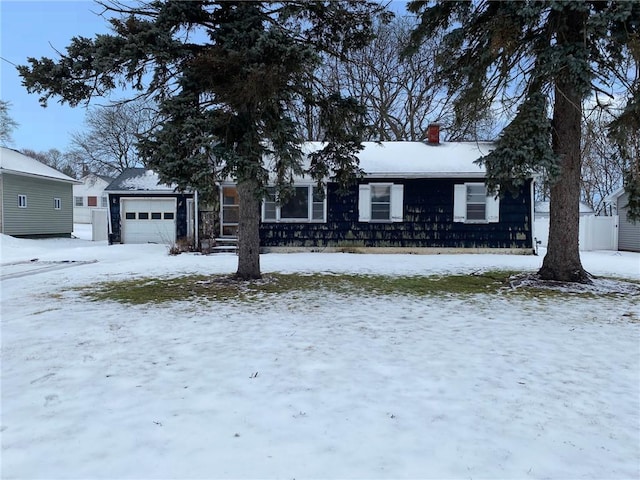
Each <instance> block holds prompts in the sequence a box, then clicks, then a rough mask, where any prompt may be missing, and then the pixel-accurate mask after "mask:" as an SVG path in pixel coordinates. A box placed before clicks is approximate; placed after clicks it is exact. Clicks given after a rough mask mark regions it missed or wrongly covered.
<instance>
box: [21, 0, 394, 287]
mask: <svg viewBox="0 0 640 480" xmlns="http://www.w3.org/2000/svg"><path fill="white" fill-rule="evenodd" d="M98 3H99V4H100V5H102V6H103V7H104V9H105V12H111V13H113V14H116V18H112V19H111V20H110V23H111V25H112V28H113V34H111V35H96V37H95V38H94V39H88V38H82V37H77V38H74V39H73V40H72V42H71V44H70V45H69V47H68V48H67V53H66V55H63V56H62V57H61V58H60V59H58V60H57V61H53V60H51V59H48V58H42V59H40V60H37V59H34V58H29V59H28V61H29V63H30V66H21V67H18V69H19V72H20V74H21V75H22V77H23V84H24V85H25V86H26V87H27V90H28V91H29V92H37V93H40V94H42V97H41V102H42V103H43V105H46V102H47V100H48V99H49V98H50V97H52V96H59V97H60V98H61V99H62V101H63V102H67V103H69V104H70V105H77V104H78V103H80V102H83V101H86V100H87V99H90V98H91V97H93V96H95V95H101V94H103V93H105V92H106V91H109V90H112V89H114V88H115V87H116V86H118V85H125V84H126V85H129V86H130V87H131V88H133V89H134V90H135V91H137V92H139V93H140V94H142V95H146V96H149V97H152V98H153V99H154V101H155V102H156V103H157V105H158V106H159V110H160V115H161V117H162V118H163V119H164V122H163V123H162V124H161V125H160V126H159V127H158V128H157V129H155V130H154V131H153V132H152V133H151V134H150V135H148V136H147V137H146V138H143V139H141V142H140V151H141V156H142V157H143V159H144V160H145V163H146V164H147V165H149V166H150V167H152V168H154V169H156V170H157V171H158V173H159V175H160V178H161V180H162V181H165V182H167V183H176V184H177V185H179V187H180V188H183V189H185V188H189V187H191V188H198V189H199V190H202V191H205V192H210V191H211V188H212V187H213V182H214V181H215V180H221V179H225V178H232V179H234V180H235V181H236V182H237V185H238V194H239V199H240V218H239V230H238V257H239V258H238V271H237V276H238V277H239V278H242V279H250V278H257V277H259V276H260V257H259V229H258V228H259V222H260V199H261V198H262V196H263V194H264V192H265V187H266V185H267V182H268V181H271V180H275V182H276V185H277V187H278V189H281V190H283V191H286V187H287V185H289V184H291V183H292V182H293V175H294V174H300V173H302V172H303V165H302V163H301V161H302V152H301V150H300V141H301V138H300V135H299V131H298V128H297V126H296V124H295V123H294V122H293V120H292V117H291V115H290V112H289V110H288V105H291V103H292V101H293V100H294V99H296V98H297V99H301V101H303V102H308V103H310V104H313V106H314V107H315V106H321V107H324V110H325V112H331V111H332V110H333V109H334V108H338V109H341V111H344V110H345V109H349V113H348V114H345V115H343V116H342V117H340V118H336V117H335V116H331V115H330V114H327V115H328V117H331V121H332V122H333V123H331V122H327V127H326V128H325V131H324V139H325V140H326V141H327V142H328V144H327V148H326V149H325V150H324V151H323V152H320V153H319V154H318V155H316V156H315V157H314V165H313V168H312V171H311V172H310V173H311V174H313V175H314V176H315V178H317V179H318V181H323V180H325V179H326V178H327V177H328V176H329V175H333V176H335V177H336V178H339V179H344V178H351V177H352V175H353V173H354V172H357V165H355V164H354V161H356V160H355V159H356V157H355V154H356V153H357V152H358V151H359V150H360V148H361V144H360V141H359V140H358V139H356V140H355V141H354V139H353V138H350V137H349V135H348V133H349V132H351V133H353V134H357V133H358V132H360V131H361V119H362V116H361V115H359V114H358V106H357V104H355V103H353V102H350V101H349V99H344V98H341V97H340V96H339V94H337V93H336V92H326V91H319V90H317V89H311V87H310V85H316V86H317V84H316V83H310V82H308V81H306V80H307V79H308V76H309V75H311V74H312V72H313V71H314V69H315V68H316V67H317V64H318V61H319V53H320V52H324V53H329V54H332V55H341V54H343V53H345V52H347V51H349V50H350V49H352V48H360V47H362V46H364V45H365V44H366V43H367V42H368V41H369V40H370V39H371V26H372V20H373V16H374V15H377V14H381V13H382V12H383V9H382V7H380V5H378V4H376V3H374V2H360V1H339V2H334V1H314V2H307V1H291V2H243V1H239V2H228V1H211V0H197V1H196V0H194V1H188V2H185V1H178V0H169V1H160V0H156V1H151V2H140V3H139V4H138V5H137V6H134V7H131V6H130V5H129V4H128V3H127V4H124V3H120V2H118V1H117V0H112V1H110V0H105V1H103V2H98ZM340 120H342V122H341V123H340ZM336 122H338V123H336ZM354 122H355V123H354ZM345 132H346V133H345ZM265 159H268V160H265ZM270 174H271V175H272V177H273V178H272V179H270V178H269V175H270ZM320 175H325V176H323V177H322V178H321V177H320Z"/></svg>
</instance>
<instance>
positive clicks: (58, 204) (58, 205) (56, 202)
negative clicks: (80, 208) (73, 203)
mask: <svg viewBox="0 0 640 480" xmlns="http://www.w3.org/2000/svg"><path fill="white" fill-rule="evenodd" d="M53 209H54V210H62V199H61V198H59V197H53Z"/></svg>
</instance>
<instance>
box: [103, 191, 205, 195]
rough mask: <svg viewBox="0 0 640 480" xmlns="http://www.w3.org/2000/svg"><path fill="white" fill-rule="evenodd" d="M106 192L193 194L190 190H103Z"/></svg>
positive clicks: (122, 193)
mask: <svg viewBox="0 0 640 480" xmlns="http://www.w3.org/2000/svg"><path fill="white" fill-rule="evenodd" d="M105 193H107V194H111V193H113V194H117V195H136V196H138V195H193V193H194V192H192V191H191V190H189V191H184V192H180V191H177V190H105Z"/></svg>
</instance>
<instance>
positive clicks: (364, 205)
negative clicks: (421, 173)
mask: <svg viewBox="0 0 640 480" xmlns="http://www.w3.org/2000/svg"><path fill="white" fill-rule="evenodd" d="M403 212H404V185H400V184H393V183H367V184H363V185H360V186H359V187H358V221H360V222H402V220H403Z"/></svg>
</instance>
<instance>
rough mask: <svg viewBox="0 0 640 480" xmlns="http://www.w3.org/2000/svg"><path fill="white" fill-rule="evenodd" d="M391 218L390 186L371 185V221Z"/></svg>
mask: <svg viewBox="0 0 640 480" xmlns="http://www.w3.org/2000/svg"><path fill="white" fill-rule="evenodd" d="M390 218H391V185H376V184H371V220H389V219H390Z"/></svg>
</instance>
